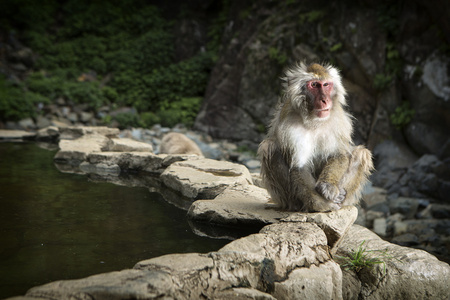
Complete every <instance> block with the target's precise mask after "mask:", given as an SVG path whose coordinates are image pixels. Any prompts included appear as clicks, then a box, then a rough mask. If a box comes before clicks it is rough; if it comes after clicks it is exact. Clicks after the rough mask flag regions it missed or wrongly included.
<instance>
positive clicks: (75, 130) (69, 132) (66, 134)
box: [58, 126, 120, 140]
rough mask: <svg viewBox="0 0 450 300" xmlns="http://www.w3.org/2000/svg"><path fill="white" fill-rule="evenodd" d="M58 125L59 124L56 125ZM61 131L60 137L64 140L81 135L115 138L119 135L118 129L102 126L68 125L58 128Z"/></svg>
mask: <svg viewBox="0 0 450 300" xmlns="http://www.w3.org/2000/svg"><path fill="white" fill-rule="evenodd" d="M58 127H59V126H58ZM59 130H60V133H61V139H64V140H73V139H77V138H79V137H81V136H83V135H91V134H96V135H102V136H105V137H108V138H116V137H118V135H119V132H120V131H119V129H118V128H108V127H102V126H98V127H97V126H92V127H91V126H83V127H76V126H69V127H62V128H60V129H59Z"/></svg>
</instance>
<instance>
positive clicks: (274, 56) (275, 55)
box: [269, 47, 288, 66]
mask: <svg viewBox="0 0 450 300" xmlns="http://www.w3.org/2000/svg"><path fill="white" fill-rule="evenodd" d="M269 57H270V59H271V60H273V61H275V62H277V63H278V64H279V65H280V66H284V65H285V64H286V62H287V59H288V58H287V56H286V54H284V53H280V51H279V50H278V48H275V47H270V48H269Z"/></svg>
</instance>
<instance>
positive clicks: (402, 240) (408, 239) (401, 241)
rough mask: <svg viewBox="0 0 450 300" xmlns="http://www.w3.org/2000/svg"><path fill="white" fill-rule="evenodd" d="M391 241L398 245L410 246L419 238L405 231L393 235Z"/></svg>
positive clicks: (417, 242) (417, 241)
mask: <svg viewBox="0 0 450 300" xmlns="http://www.w3.org/2000/svg"><path fill="white" fill-rule="evenodd" d="M391 242H392V243H394V244H397V245H400V246H407V247H411V246H415V245H417V244H419V238H418V237H417V235H415V234H412V233H405V234H402V235H399V236H396V237H394V238H393V239H392V240H391Z"/></svg>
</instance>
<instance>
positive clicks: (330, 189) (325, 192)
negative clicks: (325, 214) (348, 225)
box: [316, 181, 347, 204]
mask: <svg viewBox="0 0 450 300" xmlns="http://www.w3.org/2000/svg"><path fill="white" fill-rule="evenodd" d="M316 191H317V192H318V193H319V194H320V195H322V197H324V198H325V199H327V200H328V201H331V202H333V203H336V204H341V203H342V202H343V201H344V200H345V196H346V195H347V192H346V191H345V190H344V189H343V188H339V187H337V186H336V185H334V184H331V183H328V182H323V181H320V182H318V183H317V184H316Z"/></svg>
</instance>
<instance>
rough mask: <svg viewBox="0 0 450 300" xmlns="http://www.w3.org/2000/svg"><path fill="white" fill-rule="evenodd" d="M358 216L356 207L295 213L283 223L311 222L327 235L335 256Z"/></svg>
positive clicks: (331, 250)
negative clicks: (322, 211) (325, 211)
mask: <svg viewBox="0 0 450 300" xmlns="http://www.w3.org/2000/svg"><path fill="white" fill-rule="evenodd" d="M357 216H358V209H357V208H356V207H354V206H344V207H343V208H341V209H339V210H337V211H332V212H328V213H295V214H291V215H290V216H288V217H287V218H285V219H283V220H282V221H283V222H310V223H315V224H317V225H318V226H319V227H320V228H321V229H322V230H323V232H324V233H325V235H326V236H327V240H328V246H329V247H330V252H331V254H335V253H336V250H337V248H338V247H339V244H340V243H341V241H342V237H344V236H345V235H346V234H347V232H348V230H349V228H350V226H351V225H353V223H354V222H355V220H356V218H357Z"/></svg>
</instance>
